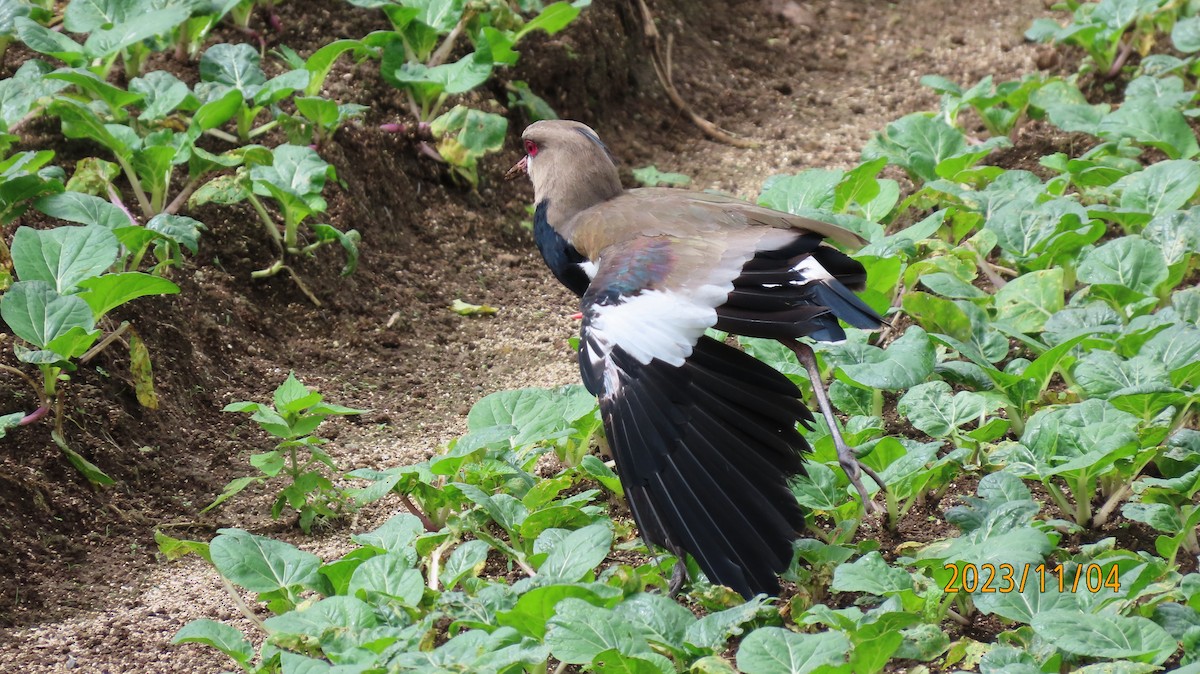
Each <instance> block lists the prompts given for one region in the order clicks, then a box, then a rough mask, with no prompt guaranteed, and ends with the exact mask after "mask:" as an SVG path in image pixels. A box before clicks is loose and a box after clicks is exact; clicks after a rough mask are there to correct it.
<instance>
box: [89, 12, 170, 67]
mask: <svg viewBox="0 0 1200 674" xmlns="http://www.w3.org/2000/svg"><path fill="white" fill-rule="evenodd" d="M188 15H189V10H187V9H185V8H184V7H179V6H176V7H166V8H163V9H155V10H150V11H148V12H142V13H141V14H139V15H138V16H137V17H130V19H129V20H128V21H125V22H124V23H120V24H117V25H115V26H113V27H111V28H102V29H100V30H97V31H93V32H92V33H91V34H90V35H88V38H87V40H86V41H85V42H84V43H83V48H84V51H85V52H87V55H88V57H89V58H93V59H96V58H104V57H106V56H109V55H112V54H115V53H116V52H118V51H120V50H122V49H125V48H126V47H129V46H132V45H135V44H137V43H139V42H141V41H142V40H146V39H148V38H152V37H154V36H156V35H161V34H163V33H166V32H167V31H170V30H171V29H173V28H175V27H176V26H178V25H179V24H181V23H183V22H184V21H186V20H187V18H188Z"/></svg>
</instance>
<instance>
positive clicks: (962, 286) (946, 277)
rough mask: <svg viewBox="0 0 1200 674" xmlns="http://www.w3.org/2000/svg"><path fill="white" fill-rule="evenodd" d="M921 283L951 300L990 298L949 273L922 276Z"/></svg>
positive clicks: (1019, 278) (1018, 278) (1019, 277)
mask: <svg viewBox="0 0 1200 674" xmlns="http://www.w3.org/2000/svg"><path fill="white" fill-rule="evenodd" d="M1022 278H1025V276H1018V277H1017V278H1016V279H1013V282H1016V281H1019V280H1021V279H1022ZM920 281H921V285H923V286H925V287H926V288H929V289H930V290H932V291H933V292H935V293H937V294H938V295H941V296H942V297H948V298H950V299H962V300H979V299H984V298H986V297H988V294H987V293H985V292H984V291H982V290H980V289H979V288H976V287H975V286H973V285H971V284H970V283H967V282H966V281H964V280H962V279H960V278H959V277H957V276H955V275H954V274H950V273H947V272H934V273H932V274H921V276H920ZM1001 290H1003V288H1002V289H1001Z"/></svg>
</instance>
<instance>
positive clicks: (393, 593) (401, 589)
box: [346, 541, 486, 606]
mask: <svg viewBox="0 0 1200 674" xmlns="http://www.w3.org/2000/svg"><path fill="white" fill-rule="evenodd" d="M472 542H475V543H478V542H480V541H472ZM484 545H485V546H486V544H484ZM449 587H450V586H447V589H449ZM424 592H425V580H424V579H423V578H422V577H421V572H420V571H419V570H417V569H414V568H412V564H411V563H410V560H408V559H406V558H404V557H403V556H401V555H397V554H392V553H387V554H382V555H376V556H374V557H372V558H370V559H368V560H367V561H365V562H363V563H362V564H360V565H358V567H357V568H355V569H354V573H353V574H352V575H351V576H350V583H349V585H348V586H347V589H346V594H347V595H350V596H352V597H358V598H359V599H362V600H364V601H368V602H378V601H379V598H382V599H383V600H384V601H383V602H381V603H389V600H390V601H395V602H398V603H399V604H400V605H402V606H417V605H418V604H419V603H420V601H421V597H422V596H423V595H424Z"/></svg>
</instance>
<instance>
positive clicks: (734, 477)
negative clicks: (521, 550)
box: [601, 337, 812, 598]
mask: <svg viewBox="0 0 1200 674" xmlns="http://www.w3.org/2000/svg"><path fill="white" fill-rule="evenodd" d="M612 357H613V358H614V365H615V366H616V367H617V369H618V371H620V372H621V373H622V375H621V378H622V379H621V382H620V386H618V387H616V393H615V394H614V395H606V396H604V397H602V398H601V411H602V414H603V418H604V424H605V431H606V433H607V435H608V440H609V445H610V447H611V448H612V451H613V454H614V458H615V459H616V464H617V470H618V471H620V475H621V482H622V484H623V485H624V486H625V493H626V496H627V498H628V500H629V505H630V509H631V510H632V511H633V516H634V520H635V521H636V522H637V525H638V528H639V530H640V531H641V533H642V537H643V539H644V540H646V541H647V542H648V543H655V544H658V545H661V546H663V547H665V548H667V549H669V550H673V551H675V552H677V553H678V552H680V551H687V552H689V553H691V554H692V556H693V557H695V558H696V561H697V563H698V564H699V565H700V568H701V569H702V570H703V571H704V573H705V575H707V576H708V577H709V579H710V580H712V581H713V582H715V583H719V584H722V585H728V586H730V587H732V588H733V589H734V590H736V591H737V592H739V593H740V594H742V595H743V596H745V597H747V598H749V597H751V596H754V595H755V594H758V593H760V592H766V593H769V594H777V593H778V591H779V580H778V578H777V575H778V574H779V573H781V572H782V571H784V570H785V569H787V567H788V565H789V564H790V563H791V559H792V541H794V540H795V539H796V537H797V534H798V531H799V530H800V529H801V528H802V527H803V524H804V513H803V511H802V509H801V508H800V506H799V504H798V503H797V502H796V498H795V496H794V495H793V494H792V492H791V489H790V488H789V486H788V482H789V480H790V479H791V477H792V476H794V475H796V474H798V473H800V472H802V470H803V464H802V453H803V452H805V451H807V450H808V444H807V443H806V442H805V440H804V438H803V436H801V435H800V433H799V432H798V431H797V429H796V425H797V423H803V424H805V425H806V426H809V425H810V424H811V422H812V414H811V413H810V412H809V410H808V409H807V408H806V407H805V406H804V404H803V403H802V402H800V400H799V397H800V392H799V390H798V389H797V388H796V387H795V385H793V384H792V383H791V382H790V381H789V380H788V379H787V378H786V377H784V376H783V375H781V374H779V373H778V372H777V371H776V370H774V369H773V368H771V367H770V366H768V365H766V364H764V363H762V362H761V361H759V360H757V359H755V358H753V357H751V356H748V355H746V354H745V353H742V352H741V351H739V350H737V349H735V348H733V347H730V346H727V345H725V344H722V343H720V342H717V341H715V340H713V339H710V338H708V337H703V338H701V339H700V341H699V342H698V343H697V344H696V347H695V349H694V350H693V352H692V355H691V356H690V357H688V358H687V360H686V361H685V363H684V364H683V366H681V367H676V366H672V365H669V364H667V363H664V362H662V361H658V360H652V361H651V362H649V363H641V362H639V361H638V360H636V359H634V358H632V357H630V356H629V355H628V354H626V353H624V352H623V351H621V350H620V349H619V348H618V349H616V350H614V351H613V354H612Z"/></svg>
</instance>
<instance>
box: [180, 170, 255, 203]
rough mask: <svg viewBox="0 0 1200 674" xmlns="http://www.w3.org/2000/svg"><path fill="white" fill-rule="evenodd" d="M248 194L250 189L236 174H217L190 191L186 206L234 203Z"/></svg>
mask: <svg viewBox="0 0 1200 674" xmlns="http://www.w3.org/2000/svg"><path fill="white" fill-rule="evenodd" d="M248 196H250V190H249V189H248V188H247V187H246V184H245V182H243V181H242V180H241V179H239V178H238V177H237V176H233V175H225V176H217V177H216V178H214V179H212V180H210V181H208V182H207V183H204V184H203V185H201V186H200V188H199V189H197V190H196V191H195V192H193V193H192V196H191V197H190V198H189V199H188V206H189V207H190V208H196V207H199V206H203V205H204V204H207V203H214V204H236V203H238V202H241V201H245V199H246V197H248Z"/></svg>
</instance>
